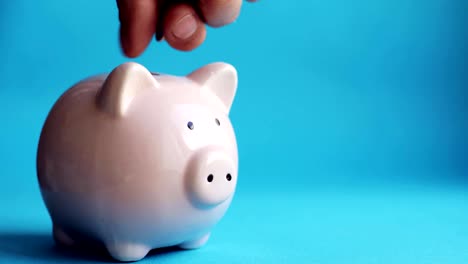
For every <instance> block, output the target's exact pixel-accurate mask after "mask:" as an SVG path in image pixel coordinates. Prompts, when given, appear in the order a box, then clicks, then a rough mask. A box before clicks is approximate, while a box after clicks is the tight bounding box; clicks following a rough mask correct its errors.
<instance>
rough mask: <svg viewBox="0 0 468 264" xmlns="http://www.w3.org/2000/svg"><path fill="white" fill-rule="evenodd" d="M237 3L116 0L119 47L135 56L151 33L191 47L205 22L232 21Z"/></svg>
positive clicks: (202, 34)
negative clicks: (118, 22) (118, 21)
mask: <svg viewBox="0 0 468 264" xmlns="http://www.w3.org/2000/svg"><path fill="white" fill-rule="evenodd" d="M247 1H249V2H255V1H256V0H247ZM241 5H242V0H175V1H171V0H117V7H118V9H119V20H120V44H121V47H122V51H123V53H124V54H125V55H126V56H128V57H131V58H134V57H137V56H139V55H140V54H141V53H143V52H144V50H145V49H146V48H147V46H148V45H149V44H150V42H151V40H152V38H153V36H155V38H156V40H158V41H160V40H161V39H162V38H164V39H165V40H166V41H167V42H168V44H169V45H170V46H171V47H173V48H175V49H177V50H181V51H190V50H193V49H195V48H197V47H198V46H200V45H201V44H202V43H203V41H204V40H205V37H206V28H205V25H207V26H211V27H222V26H225V25H227V24H230V23H232V22H234V21H235V20H236V19H237V17H238V16H239V13H240V8H241Z"/></svg>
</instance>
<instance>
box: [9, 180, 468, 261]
mask: <svg viewBox="0 0 468 264" xmlns="http://www.w3.org/2000/svg"><path fill="white" fill-rule="evenodd" d="M294 190H296V191H294ZM38 197H39V194H38V193H34V192H32V193H31V192H25V193H24V194H19V195H16V196H15V198H11V197H10V198H8V199H7V197H2V198H3V199H0V201H1V204H0V208H2V209H3V210H2V211H1V214H2V215H1V217H2V219H3V221H1V226H0V261H1V262H2V263H9V262H12V261H14V263H103V262H113V260H112V259H109V258H108V257H106V255H105V253H104V254H100V253H80V252H65V251H63V250H60V249H57V248H56V247H55V246H54V243H53V240H52V238H51V235H50V227H51V224H50V220H49V217H48V214H47V211H46V210H45V207H44V206H43V204H42V200H41V199H37V198H38ZM467 198H468V189H467V188H466V187H465V186H462V185H458V186H455V185H454V186H448V185H439V186H436V185H434V186H432V185H428V184H426V185H421V184H420V185H417V184H416V185H397V184H393V185H392V184H386V185H381V186H351V187H349V186H348V187H336V186H330V187H325V186H320V187H317V188H289V189H287V190H280V189H278V190H268V191H265V190H263V191H258V192H254V191H242V192H238V193H237V194H236V198H235V200H234V202H233V205H232V207H231V208H230V210H229V211H228V213H227V214H226V216H225V218H224V219H223V220H222V221H221V222H220V223H219V224H218V225H217V226H216V227H215V229H214V230H213V233H212V237H211V240H210V241H209V242H208V244H207V245H206V246H205V247H203V248H201V249H197V250H189V251H174V250H162V251H161V250H160V251H155V252H151V253H150V254H149V255H148V256H147V257H146V258H145V259H144V260H142V261H141V263H468V247H467V245H468V203H467V202H466V201H467Z"/></svg>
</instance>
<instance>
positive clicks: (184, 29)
mask: <svg viewBox="0 0 468 264" xmlns="http://www.w3.org/2000/svg"><path fill="white" fill-rule="evenodd" d="M196 30H197V20H196V19H195V17H194V16H193V14H188V15H186V16H184V17H182V18H181V19H179V21H177V23H176V24H175V26H174V28H173V29H172V34H173V35H174V36H175V37H176V38H179V39H187V38H189V37H190V36H192V35H193V33H195V31H196Z"/></svg>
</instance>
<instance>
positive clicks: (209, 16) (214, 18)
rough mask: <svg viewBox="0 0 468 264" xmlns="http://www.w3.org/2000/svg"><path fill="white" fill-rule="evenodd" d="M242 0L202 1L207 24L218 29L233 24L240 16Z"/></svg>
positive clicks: (202, 10)
mask: <svg viewBox="0 0 468 264" xmlns="http://www.w3.org/2000/svg"><path fill="white" fill-rule="evenodd" d="M241 6H242V0H200V9H201V12H202V14H203V19H204V21H205V23H206V24H207V25H209V26H211V27H214V28H218V27H222V26H225V25H228V24H231V23H233V22H234V21H235V20H236V19H237V18H238V17H239V14H240V10H241Z"/></svg>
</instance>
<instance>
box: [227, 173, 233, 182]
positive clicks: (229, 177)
mask: <svg viewBox="0 0 468 264" xmlns="http://www.w3.org/2000/svg"><path fill="white" fill-rule="evenodd" d="M231 179H232V176H231V174H230V173H228V174H227V175H226V180H228V181H231Z"/></svg>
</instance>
